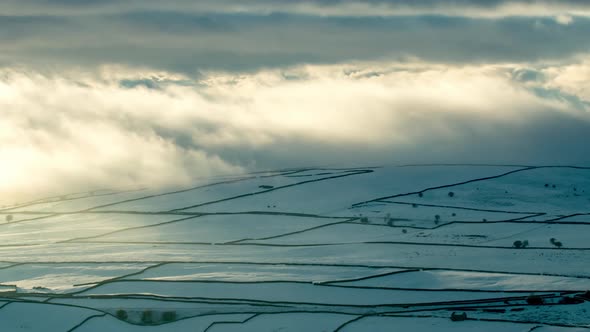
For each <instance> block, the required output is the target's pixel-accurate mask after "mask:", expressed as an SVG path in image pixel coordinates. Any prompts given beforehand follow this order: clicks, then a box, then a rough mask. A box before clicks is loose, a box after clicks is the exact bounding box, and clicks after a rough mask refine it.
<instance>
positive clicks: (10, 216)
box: [6, 214, 12, 222]
mask: <svg viewBox="0 0 590 332" xmlns="http://www.w3.org/2000/svg"><path fill="white" fill-rule="evenodd" d="M6 221H7V222H11V221H12V214H9V215H7V216H6Z"/></svg>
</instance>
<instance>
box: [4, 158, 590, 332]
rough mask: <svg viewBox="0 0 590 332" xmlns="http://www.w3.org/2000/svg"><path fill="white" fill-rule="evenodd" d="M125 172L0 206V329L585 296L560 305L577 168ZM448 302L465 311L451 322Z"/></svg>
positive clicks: (458, 325) (581, 306)
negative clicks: (126, 180)
mask: <svg viewBox="0 0 590 332" xmlns="http://www.w3.org/2000/svg"><path fill="white" fill-rule="evenodd" d="M508 173H510V174H508ZM545 185H547V186H545ZM553 185H555V188H554V187H553ZM127 189H132V190H120V189H119V190H112V189H106V190H98V191H95V192H88V193H75V194H65V195H63V194H62V195H60V194H59V193H56V194H55V195H53V197H48V198H45V199H41V200H37V201H32V202H29V203H26V202H25V203H24V204H21V205H19V206H13V207H8V208H4V210H0V212H1V213H2V214H0V218H2V223H0V240H1V241H0V242H1V243H0V257H2V258H1V261H0V295H2V296H1V298H0V306H1V305H5V304H6V306H4V307H2V309H0V326H1V327H2V329H1V330H2V331H20V330H28V331H68V330H70V329H72V328H73V327H75V326H78V327H77V328H76V330H75V331H110V330H112V331H150V330H152V331H170V330H172V331H173V330H179V331H185V330H191V331H204V330H205V329H207V328H208V331H232V330H240V331H242V330H244V331H276V330H284V331H302V330H303V331H305V330H311V331H324V330H325V331H334V330H336V329H338V327H342V329H341V330H340V331H390V330H392V329H395V330H415V331H433V330H434V331H451V330H452V331H508V332H510V331H525V332H528V331H530V330H532V329H533V328H534V331H555V332H558V331H559V332H570V331H571V332H574V331H582V328H583V327H590V308H589V305H590V302H584V303H578V304H575V303H577V302H578V300H577V299H581V298H582V297H581V296H582V294H583V292H584V291H585V290H587V289H590V270H589V269H588V266H590V255H589V252H590V246H589V245H588V241H587V234H588V232H587V228H588V227H590V218H588V215H587V214H588V213H590V169H584V168H572V167H540V168H530V169H529V168H524V167H515V166H469V165H455V166H451V165H448V166H444V165H432V166H406V167H396V166H387V167H373V168H354V169H325V168H302V169H292V170H281V171H270V172H263V173H255V174H241V175H235V176H226V177H217V178H208V179H207V178H203V179H201V180H199V181H198V182H197V183H195V184H194V185H193V186H189V187H186V188H177V189H173V190H171V191H165V190H157V189H150V188H127ZM450 192H452V193H453V194H452V195H449V193H450ZM418 193H422V195H419V194H418ZM574 214H576V215H574ZM7 215H11V216H12V220H11V221H10V222H8V221H7V219H6V216H7ZM436 215H438V216H439V218H438V219H436V218H435V216H436ZM364 218H367V220H365V219H364ZM9 219H10V218H9ZM551 239H553V240H551ZM517 240H518V241H525V240H526V241H528V247H526V248H515V247H514V242H515V241H517ZM557 242H560V243H561V244H562V245H561V248H558V246H556V245H555V243H557ZM531 293H538V294H542V295H544V296H547V298H546V299H545V305H527V303H526V301H525V298H526V297H527V296H529V295H531ZM566 296H569V298H568V299H566ZM506 297H509V298H513V297H518V298H513V299H510V300H507V299H505V298H506ZM560 301H562V302H564V303H569V302H573V303H574V304H559V302H560ZM465 306H469V308H470V309H471V310H469V311H468V316H469V317H470V318H473V320H467V321H464V322H452V321H451V320H450V319H449V315H450V313H451V312H452V310H459V309H460V307H465ZM118 310H125V312H126V313H127V315H128V317H127V318H126V319H124V320H120V319H117V318H116V315H117V311H118ZM146 310H149V311H151V312H152V313H153V315H154V322H152V323H150V324H145V323H142V322H141V316H142V313H143V312H144V311H146ZM165 312H174V313H175V316H176V318H175V321H174V322H165V321H164V320H163V319H162V315H163V314H164V313H165ZM393 313H395V314H396V315H397V316H392V314H393ZM400 315H402V316H404V317H401V316H400ZM409 315H414V316H412V317H406V316H409ZM475 319H481V320H479V321H478V320H475ZM349 321H350V323H349V324H346V323H347V322H349ZM531 322H534V323H531ZM551 325H575V326H577V327H558V326H551ZM586 330H587V329H586Z"/></svg>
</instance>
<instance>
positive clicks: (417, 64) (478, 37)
mask: <svg viewBox="0 0 590 332" xmlns="http://www.w3.org/2000/svg"><path fill="white" fill-rule="evenodd" d="M589 33H590V2H588V1H586V0H560V1H551V0H539V1H533V0H528V1H526V0H520V1H503V0H479V1H477V0H440V1H439V0H436V1H435V0H368V1H367V0H365V1H352V0H305V1H294V0H274V1H270V0H200V1H192V0H191V1H189V0H169V1H156V0H3V1H1V2H0V50H1V52H0V158H1V163H0V183H1V184H2V185H1V186H0V205H5V204H12V203H14V202H21V201H24V200H27V199H33V198H37V197H42V196H44V195H50V194H65V193H68V192H77V191H84V190H93V189H102V188H109V189H129V188H138V187H152V188H172V187H183V186H188V185H190V184H191V183H195V182H197V181H201V179H203V178H205V177H210V176H216V175H224V174H240V173H244V172H251V171H258V170H271V169H283V168H292V167H308V166H326V167H352V166H367V165H370V166H375V165H391V164H393V165H400V164H413V163H482V164H483V163H492V164H526V165H564V164H568V165H590V149H589V148H588V142H590V113H589V112H590V42H589V39H588V35H589Z"/></svg>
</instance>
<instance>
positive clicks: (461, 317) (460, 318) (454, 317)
mask: <svg viewBox="0 0 590 332" xmlns="http://www.w3.org/2000/svg"><path fill="white" fill-rule="evenodd" d="M466 319H467V313H466V312H462V313H460V314H459V313H456V312H453V313H452V314H451V320H452V321H453V322H461V321H464V320H466Z"/></svg>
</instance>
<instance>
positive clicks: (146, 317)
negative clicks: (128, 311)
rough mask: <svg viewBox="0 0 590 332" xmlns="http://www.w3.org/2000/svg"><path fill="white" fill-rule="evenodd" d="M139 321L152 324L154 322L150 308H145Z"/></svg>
mask: <svg viewBox="0 0 590 332" xmlns="http://www.w3.org/2000/svg"><path fill="white" fill-rule="evenodd" d="M141 322H142V323H144V324H152V323H153V322H154V314H153V313H152V311H151V310H146V311H144V312H142V313H141Z"/></svg>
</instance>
